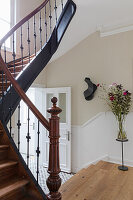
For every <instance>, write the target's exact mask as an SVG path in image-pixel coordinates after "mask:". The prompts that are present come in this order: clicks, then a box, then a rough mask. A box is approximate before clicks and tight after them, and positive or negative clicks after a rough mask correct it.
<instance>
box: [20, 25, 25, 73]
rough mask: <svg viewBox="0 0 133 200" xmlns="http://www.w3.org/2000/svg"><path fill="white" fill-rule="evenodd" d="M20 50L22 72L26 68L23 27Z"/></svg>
mask: <svg viewBox="0 0 133 200" xmlns="http://www.w3.org/2000/svg"><path fill="white" fill-rule="evenodd" d="M20 49H21V61H22V70H23V68H24V47H23V28H22V26H21V45H20Z"/></svg>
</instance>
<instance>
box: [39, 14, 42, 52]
mask: <svg viewBox="0 0 133 200" xmlns="http://www.w3.org/2000/svg"><path fill="white" fill-rule="evenodd" d="M39 31H40V47H41V49H42V14H41V11H40V28H39Z"/></svg>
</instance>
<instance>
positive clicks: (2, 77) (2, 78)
mask: <svg viewBox="0 0 133 200" xmlns="http://www.w3.org/2000/svg"><path fill="white" fill-rule="evenodd" d="M1 87H2V100H3V97H4V72H3V70H2V85H1Z"/></svg>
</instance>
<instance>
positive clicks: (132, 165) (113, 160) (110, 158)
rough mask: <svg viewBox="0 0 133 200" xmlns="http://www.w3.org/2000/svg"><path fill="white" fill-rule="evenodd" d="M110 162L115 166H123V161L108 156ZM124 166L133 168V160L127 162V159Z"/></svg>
mask: <svg viewBox="0 0 133 200" xmlns="http://www.w3.org/2000/svg"><path fill="white" fill-rule="evenodd" d="M108 162H111V163H115V164H121V159H119V158H116V157H109V156H108ZM124 164H125V165H127V166H129V167H133V160H126V159H125V160H124Z"/></svg>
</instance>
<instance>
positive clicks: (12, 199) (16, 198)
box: [0, 187, 26, 200]
mask: <svg viewBox="0 0 133 200" xmlns="http://www.w3.org/2000/svg"><path fill="white" fill-rule="evenodd" d="M25 195H26V188H25V187H23V188H19V189H17V190H14V191H12V192H10V193H9V194H7V195H6V196H4V197H2V198H1V199H0V200H20V199H23V198H24V197H25Z"/></svg>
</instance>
